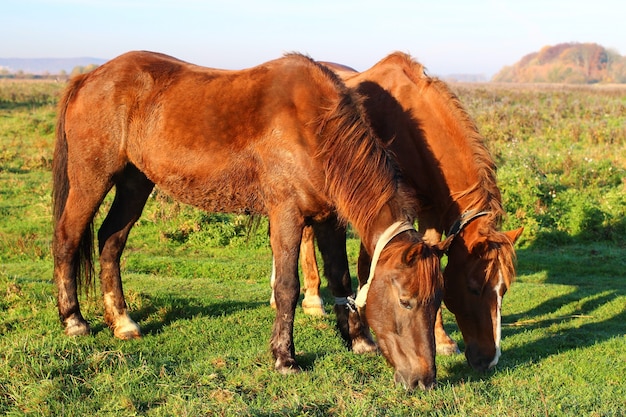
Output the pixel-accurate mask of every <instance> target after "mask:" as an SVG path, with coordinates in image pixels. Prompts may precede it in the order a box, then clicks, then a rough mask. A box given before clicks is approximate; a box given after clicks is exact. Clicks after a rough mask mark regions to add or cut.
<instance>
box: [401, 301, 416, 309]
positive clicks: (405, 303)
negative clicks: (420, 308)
mask: <svg viewBox="0 0 626 417" xmlns="http://www.w3.org/2000/svg"><path fill="white" fill-rule="evenodd" d="M400 306H401V307H402V308H406V309H407V310H411V309H412V308H413V306H412V305H411V301H410V300H403V299H400Z"/></svg>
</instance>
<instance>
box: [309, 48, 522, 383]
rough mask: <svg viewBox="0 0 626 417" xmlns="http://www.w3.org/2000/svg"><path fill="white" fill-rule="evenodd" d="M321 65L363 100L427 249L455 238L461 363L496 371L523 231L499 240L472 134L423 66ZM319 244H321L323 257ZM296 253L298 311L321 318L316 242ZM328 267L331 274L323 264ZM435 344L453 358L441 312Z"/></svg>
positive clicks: (489, 181) (493, 200)
mask: <svg viewBox="0 0 626 417" xmlns="http://www.w3.org/2000/svg"><path fill="white" fill-rule="evenodd" d="M325 65H327V66H328V67H330V68H331V69H333V70H334V71H335V72H336V73H337V74H339V75H340V76H341V77H342V78H343V79H344V81H345V82H346V84H347V85H348V87H351V88H353V89H355V90H357V91H358V92H359V93H360V94H361V95H362V96H364V97H365V102H364V105H365V108H366V112H367V114H368V116H369V118H370V121H371V123H372V127H373V128H374V130H375V132H376V134H377V135H378V136H379V137H380V138H381V140H383V142H384V143H385V146H387V147H388V149H390V150H391V151H392V152H393V154H394V155H395V158H396V161H397V163H398V165H399V166H400V169H401V171H402V174H403V177H404V179H405V180H406V182H407V183H408V185H409V187H411V188H412V191H413V192H414V193H415V194H416V196H417V199H418V204H417V207H416V210H417V217H418V225H419V230H420V231H421V232H423V233H424V237H425V240H426V241H428V242H430V243H431V244H432V243H434V242H438V241H439V240H441V236H442V234H444V233H447V234H448V235H450V234H457V237H456V238H455V239H454V242H453V243H452V244H451V246H450V249H449V252H448V264H447V266H446V268H445V270H444V287H445V291H444V296H443V300H444V302H445V304H446V307H447V308H448V309H449V310H450V311H451V312H452V313H453V314H454V315H455V318H456V320H457V323H458V325H459V328H460V330H461V332H462V334H463V339H464V341H465V356H466V358H467V361H468V363H469V364H470V365H471V366H472V367H473V368H475V369H476V370H479V371H484V370H487V369H489V368H491V367H493V366H495V365H496V363H497V362H498V359H499V356H500V326H501V325H500V319H501V311H500V309H501V305H502V297H503V296H504V294H505V292H506V291H507V289H508V288H509V286H510V284H511V282H512V280H513V279H514V276H515V269H514V261H515V251H514V248H513V244H514V243H515V241H516V240H517V239H518V238H519V236H520V234H521V233H522V231H523V228H519V229H517V230H513V231H506V232H501V231H499V228H500V224H501V220H502V216H503V214H504V210H503V208H502V203H501V195H500V191H499V189H498V187H497V184H496V167H495V164H494V162H493V159H492V157H491V155H490V154H489V152H488V150H487V148H486V147H485V145H484V142H483V139H482V137H481V136H480V134H479V132H478V129H477V127H476V125H475V124H474V122H473V121H472V119H471V117H470V116H469V114H468V113H467V111H466V110H465V109H464V107H463V105H462V104H461V102H460V101H459V99H458V98H457V97H456V96H455V94H453V93H452V92H451V90H450V89H449V87H448V86H447V85H446V84H445V83H444V82H443V81H441V80H439V79H437V78H432V77H429V76H427V75H426V74H425V71H424V67H423V66H422V65H421V64H419V63H418V62H416V61H415V60H413V59H412V58H411V57H410V56H408V55H406V54H403V53H399V52H396V53H392V54H391V55H389V56H387V57H386V58H384V59H382V60H381V61H379V62H378V63H377V64H376V65H374V66H373V67H372V68H370V69H368V70H367V71H364V72H361V73H359V72H356V71H355V70H353V69H351V68H349V67H346V66H344V65H339V64H334V63H325ZM343 242H344V241H338V242H335V243H334V244H335V245H339V244H341V245H343ZM321 244H322V243H321V242H319V241H318V247H320V250H321ZM324 244H325V243H324ZM324 250H325V251H327V252H328V251H330V250H331V249H330V248H325V249H324ZM335 252H336V253H340V249H339V248H336V249H335ZM301 253H302V254H306V255H307V256H306V258H303V259H302V261H301V265H302V270H303V275H304V282H305V288H306V292H305V300H304V302H303V303H306V304H307V307H308V309H307V310H306V311H311V309H314V308H315V306H317V309H318V310H319V309H320V308H321V301H320V300H321V298H320V297H319V283H320V279H319V274H318V269H317V265H316V263H315V262H314V261H315V248H314V241H313V235H312V234H311V233H309V232H308V231H305V234H304V239H303V241H302V249H301ZM305 259H306V260H311V259H312V260H313V262H305ZM325 261H326V259H325ZM329 261H330V262H337V261H335V260H333V259H329ZM325 268H329V266H327V265H326V262H325ZM330 268H332V266H330ZM368 270H369V256H368V254H367V251H364V250H363V248H362V250H361V253H360V256H359V261H358V275H359V280H360V281H361V283H363V282H364V277H365V276H367V273H368ZM367 317H369V316H367ZM435 336H436V341H437V351H438V352H439V353H445V354H451V353H455V352H458V347H457V345H456V343H455V342H454V341H453V340H452V339H451V338H450V337H449V336H448V335H447V334H446V332H445V330H444V328H443V321H442V315H441V310H439V312H438V314H437V322H436V326H435Z"/></svg>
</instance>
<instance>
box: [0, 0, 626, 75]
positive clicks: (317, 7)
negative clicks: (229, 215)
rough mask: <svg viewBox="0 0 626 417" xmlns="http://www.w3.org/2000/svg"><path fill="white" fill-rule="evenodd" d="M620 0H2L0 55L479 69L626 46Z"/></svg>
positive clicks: (625, 7) (625, 8)
mask: <svg viewBox="0 0 626 417" xmlns="http://www.w3.org/2000/svg"><path fill="white" fill-rule="evenodd" d="M624 22H626V3H624V1H623V0H593V1H580V0H462V1H453V0H427V1H423V0H307V1H304V0H256V1H254V0H2V2H1V3H0V57H2V58H74V57H95V58H102V59H111V58H114V57H116V56H117V55H120V54H122V53H124V52H127V51H130V50H140V49H141V50H152V51H158V52H163V53H166V54H169V55H173V56H175V57H177V58H180V59H183V60H185V61H189V62H192V63H195V64H199V65H204V66H208V67H214V68H225V69H241V68H246V67H251V66H254V65H257V64H260V63H262V62H265V61H268V60H271V59H274V58H277V57H279V56H281V55H283V54H284V53H287V52H301V53H304V54H307V55H309V56H311V57H312V58H314V59H316V60H320V61H332V62H338V63H341V64H345V65H348V66H351V67H353V68H355V69H357V70H366V69H367V68H369V67H370V66H372V65H374V64H375V63H376V62H377V61H379V60H380V59H382V58H383V57H385V56H386V55H387V54H389V53H390V52H393V51H402V52H408V53H410V54H411V55H412V56H413V57H414V58H415V59H417V60H418V61H420V62H421V63H422V64H423V65H425V66H426V68H427V69H428V72H429V73H430V74H434V75H438V76H446V75H450V74H482V75H484V76H485V77H488V78H490V77H491V76H492V75H494V74H495V73H496V72H498V71H499V70H500V69H501V68H502V67H504V66H507V65H513V64H514V63H515V62H517V61H519V60H520V59H521V58H522V57H523V56H524V55H526V54H529V53H531V52H536V51H538V50H540V49H541V48H542V47H543V46H546V45H556V44H558V43H563V42H594V43H598V44H600V45H602V46H604V47H606V48H610V49H613V50H615V51H617V52H618V53H620V54H621V55H626V24H625V23H624Z"/></svg>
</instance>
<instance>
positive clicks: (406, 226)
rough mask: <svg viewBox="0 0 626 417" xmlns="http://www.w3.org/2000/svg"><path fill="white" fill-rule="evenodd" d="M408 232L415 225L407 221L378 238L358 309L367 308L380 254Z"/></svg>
mask: <svg viewBox="0 0 626 417" xmlns="http://www.w3.org/2000/svg"><path fill="white" fill-rule="evenodd" d="M407 230H415V229H414V228H413V225H412V224H411V223H409V222H408V221H406V220H403V221H397V222H395V223H394V224H392V225H391V226H389V227H388V228H387V229H385V231H384V232H383V233H382V234H381V235H380V237H379V238H378V242H376V247H375V248H374V255H373V256H372V264H371V265H370V275H369V277H368V278H367V282H366V283H365V285H363V286H362V287H361V289H360V290H359V293H358V294H357V296H356V299H355V300H354V303H355V304H356V306H357V307H359V308H363V307H364V306H365V302H366V301H367V292H368V291H369V288H370V284H371V282H372V279H374V271H375V270H376V264H377V263H378V258H379V257H380V253H381V252H382V251H383V249H384V248H385V246H387V244H388V243H389V242H390V241H391V239H393V238H394V237H396V236H398V235H399V234H400V233H402V232H406V231H407Z"/></svg>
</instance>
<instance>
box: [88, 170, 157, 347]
mask: <svg viewBox="0 0 626 417" xmlns="http://www.w3.org/2000/svg"><path fill="white" fill-rule="evenodd" d="M152 188H153V184H152V183H151V182H150V181H149V180H148V179H147V178H146V177H145V176H144V175H143V174H141V173H140V172H139V171H137V170H136V169H134V168H133V167H128V168H127V169H126V171H125V172H124V174H123V177H122V179H121V181H120V182H118V183H117V185H116V193H115V200H114V201H113V205H112V206H111V209H110V211H109V213H108V215H107V217H106V219H105V220H104V222H103V223H102V226H101V227H100V230H99V231H98V241H99V248H100V266H101V269H100V283H101V288H102V295H103V298H104V320H105V322H106V323H107V324H108V325H109V327H110V328H111V329H112V330H113V334H114V336H115V337H117V338H119V339H124V340H125V339H133V338H139V337H141V331H140V329H139V326H138V325H137V323H135V321H133V319H131V318H130V316H129V315H128V311H127V306H126V301H125V299H124V292H123V289H122V279H121V275H120V258H121V255H122V251H123V250H124V247H125V246H126V240H127V238H128V234H129V232H130V229H131V227H132V226H133V224H135V222H136V221H137V220H138V219H139V216H140V215H141V211H142V210H143V207H144V205H145V203H146V200H147V199H148V196H149V195H150V192H151V191H152Z"/></svg>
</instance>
